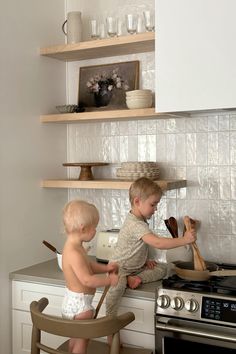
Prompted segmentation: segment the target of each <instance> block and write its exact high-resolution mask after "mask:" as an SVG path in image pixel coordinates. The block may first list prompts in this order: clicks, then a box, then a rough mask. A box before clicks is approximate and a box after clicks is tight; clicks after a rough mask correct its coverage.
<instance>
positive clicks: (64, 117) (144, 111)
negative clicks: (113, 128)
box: [40, 108, 187, 123]
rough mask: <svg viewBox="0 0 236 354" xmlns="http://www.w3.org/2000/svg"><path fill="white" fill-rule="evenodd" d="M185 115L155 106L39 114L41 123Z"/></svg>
mask: <svg viewBox="0 0 236 354" xmlns="http://www.w3.org/2000/svg"><path fill="white" fill-rule="evenodd" d="M180 116H181V117H184V116H185V117H186V116H187V115H186V113H181V112H180V113H157V112H155V108H140V109H117V110H112V111H108V110H106V111H105V110H104V111H93V112H83V113H65V114H48V115H41V116H40V121H41V123H76V122H77V123H79V122H92V121H112V120H129V119H134V120H135V119H144V118H147V117H148V118H178V117H180Z"/></svg>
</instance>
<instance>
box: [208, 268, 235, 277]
mask: <svg viewBox="0 0 236 354" xmlns="http://www.w3.org/2000/svg"><path fill="white" fill-rule="evenodd" d="M209 274H210V275H211V276H212V275H216V276H217V277H230V276H235V275H236V269H222V270H215V271H214V272H210V273H209Z"/></svg>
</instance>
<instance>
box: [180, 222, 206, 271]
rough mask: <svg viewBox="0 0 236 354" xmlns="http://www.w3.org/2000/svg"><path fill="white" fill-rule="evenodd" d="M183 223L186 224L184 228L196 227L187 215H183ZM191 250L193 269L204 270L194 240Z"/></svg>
mask: <svg viewBox="0 0 236 354" xmlns="http://www.w3.org/2000/svg"><path fill="white" fill-rule="evenodd" d="M191 220H192V222H191ZM184 225H185V226H186V230H187V231H190V230H191V229H192V228H195V227H196V223H195V221H194V220H193V219H190V217H189V216H185V217H184ZM191 246H192V250H193V262H194V269H195V270H200V271H202V270H206V264H205V261H204V259H203V258H202V256H201V253H200V251H199V248H198V246H197V244H196V242H194V243H192V244H191Z"/></svg>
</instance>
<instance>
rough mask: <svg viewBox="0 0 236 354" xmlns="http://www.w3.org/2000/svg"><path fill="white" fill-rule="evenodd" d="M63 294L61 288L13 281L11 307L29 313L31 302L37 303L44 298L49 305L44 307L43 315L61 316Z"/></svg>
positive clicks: (63, 290) (63, 291)
mask: <svg viewBox="0 0 236 354" xmlns="http://www.w3.org/2000/svg"><path fill="white" fill-rule="evenodd" d="M64 293H65V289H64V287H63V286H56V285H53V286H52V285H46V284H39V283H28V282H20V281H13V282H12V307H13V309H18V310H24V311H29V310H30V303H31V302H32V301H38V300H39V299H41V298H42V297H46V298H48V301H49V305H48V306H47V307H46V309H45V313H50V314H52V315H55V316H58V315H61V303H62V300H63V297H64Z"/></svg>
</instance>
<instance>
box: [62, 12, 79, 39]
mask: <svg viewBox="0 0 236 354" xmlns="http://www.w3.org/2000/svg"><path fill="white" fill-rule="evenodd" d="M65 26H66V27H67V31H66V30H65ZM62 30H63V32H64V33H65V35H66V36H67V43H68V44H73V43H78V42H81V41H82V19H81V12H80V11H72V12H68V14H67V20H66V21H65V22H64V23H63V25H62Z"/></svg>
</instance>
